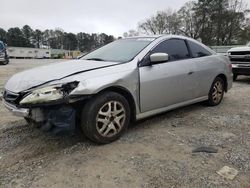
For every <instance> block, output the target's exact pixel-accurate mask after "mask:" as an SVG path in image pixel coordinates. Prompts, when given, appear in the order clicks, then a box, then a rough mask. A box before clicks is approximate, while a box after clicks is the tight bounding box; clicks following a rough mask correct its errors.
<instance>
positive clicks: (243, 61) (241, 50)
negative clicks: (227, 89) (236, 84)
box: [228, 43, 250, 80]
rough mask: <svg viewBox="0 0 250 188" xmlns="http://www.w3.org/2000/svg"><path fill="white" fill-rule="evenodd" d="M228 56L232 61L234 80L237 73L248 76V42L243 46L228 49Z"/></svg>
mask: <svg viewBox="0 0 250 188" xmlns="http://www.w3.org/2000/svg"><path fill="white" fill-rule="evenodd" d="M228 57H229V59H230V60H231V62H232V67H233V75H234V76H233V79H234V80H236V79H237V77H238V75H246V76H250V43H249V44H248V45H247V46H245V47H236V48H232V49H230V50H229V51H228Z"/></svg>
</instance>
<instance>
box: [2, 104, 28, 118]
mask: <svg viewBox="0 0 250 188" xmlns="http://www.w3.org/2000/svg"><path fill="white" fill-rule="evenodd" d="M3 104H4V106H5V107H6V108H7V109H8V110H9V111H10V112H12V114H13V115H15V116H19V117H29V115H30V110H29V109H28V108H17V107H16V106H14V105H12V104H10V103H8V102H6V101H5V100H3Z"/></svg>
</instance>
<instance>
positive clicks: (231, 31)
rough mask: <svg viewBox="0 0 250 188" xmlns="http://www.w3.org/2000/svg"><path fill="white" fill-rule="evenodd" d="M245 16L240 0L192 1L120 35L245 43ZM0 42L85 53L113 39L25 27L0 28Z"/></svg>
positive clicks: (248, 25)
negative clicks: (164, 36)
mask: <svg viewBox="0 0 250 188" xmlns="http://www.w3.org/2000/svg"><path fill="white" fill-rule="evenodd" d="M249 13H250V10H249V9H248V7H247V4H246V3H245V1H244V0H196V1H193V0H192V1H189V2H187V3H185V4H184V5H183V6H182V7H181V8H180V9H179V10H177V11H173V10H172V9H167V10H165V11H158V12H157V13H156V14H155V15H153V16H151V17H149V18H147V19H145V20H143V21H141V22H139V23H138V28H137V29H136V30H130V31H128V32H125V33H124V35H123V36H124V37H125V38H126V37H131V36H137V35H139V34H177V35H184V36H188V37H191V38H194V39H197V40H200V41H201V42H203V43H204V44H206V45H210V46H212V45H234V44H246V43H247V42H249V41H250V17H249ZM119 38H120V37H119ZM0 40H3V42H5V43H7V44H8V45H9V46H16V47H36V48H54V49H65V50H80V51H82V52H87V51H90V50H92V49H95V48H98V47H100V46H103V45H105V44H107V43H110V42H112V41H114V40H115V37H114V36H112V35H107V34H105V33H101V34H96V33H93V34H88V33H84V32H80V33H77V34H74V33H67V32H64V31H63V30H62V29H59V28H58V29H55V30H49V29H47V30H45V31H41V30H39V29H35V30H33V29H32V28H31V27H30V26H28V25H25V26H23V27H22V28H18V27H14V28H10V29H8V30H7V31H5V30H4V29H2V28H0Z"/></svg>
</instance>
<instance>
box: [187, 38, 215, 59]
mask: <svg viewBox="0 0 250 188" xmlns="http://www.w3.org/2000/svg"><path fill="white" fill-rule="evenodd" d="M188 45H189V47H190V50H191V52H192V54H193V57H194V58H197V57H204V56H210V55H212V54H211V53H210V52H209V51H208V50H206V49H205V48H203V47H202V46H201V45H199V44H197V43H194V42H191V41H188Z"/></svg>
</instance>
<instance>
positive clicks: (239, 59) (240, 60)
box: [230, 58, 250, 62]
mask: <svg viewBox="0 0 250 188" xmlns="http://www.w3.org/2000/svg"><path fill="white" fill-rule="evenodd" d="M230 60H231V61H238V62H250V59H243V58H231V59H230Z"/></svg>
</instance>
